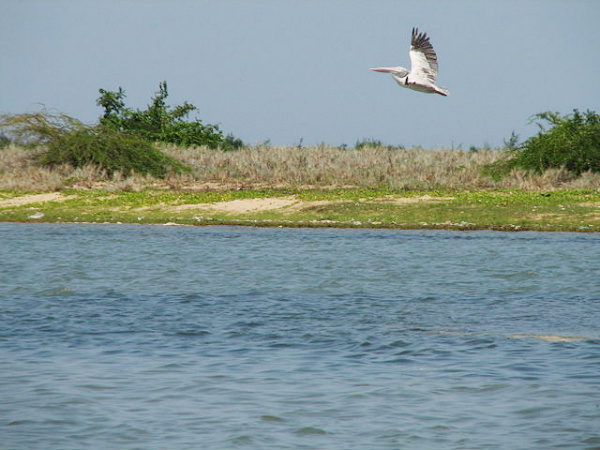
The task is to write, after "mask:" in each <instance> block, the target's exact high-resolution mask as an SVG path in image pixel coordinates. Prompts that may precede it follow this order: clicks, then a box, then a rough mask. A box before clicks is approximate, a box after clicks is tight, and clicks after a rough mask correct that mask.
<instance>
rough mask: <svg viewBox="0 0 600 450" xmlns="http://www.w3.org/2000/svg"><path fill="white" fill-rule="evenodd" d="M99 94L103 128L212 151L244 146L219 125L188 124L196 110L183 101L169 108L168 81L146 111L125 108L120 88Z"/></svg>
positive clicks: (197, 120) (98, 101) (161, 84)
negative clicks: (219, 148)
mask: <svg viewBox="0 0 600 450" xmlns="http://www.w3.org/2000/svg"><path fill="white" fill-rule="evenodd" d="M100 94H101V96H100V98H98V100H97V101H96V103H97V104H98V105H99V106H101V107H102V108H104V114H103V116H102V117H101V119H100V122H101V123H102V124H103V125H106V126H112V127H117V128H118V129H120V130H123V131H128V132H131V133H134V134H137V135H140V136H143V137H145V138H147V139H149V140H151V141H158V142H166V143H172V144H177V145H184V146H192V145H206V146H208V147H210V148H217V147H222V148H238V147H241V146H242V145H243V143H242V142H241V141H240V140H239V139H235V138H232V137H229V136H228V137H227V138H225V137H224V136H223V133H222V132H221V130H220V129H219V127H218V126H217V125H210V124H207V125H205V124H203V123H202V121H201V120H199V119H196V120H194V121H192V122H189V121H186V120H185V119H186V117H187V116H188V115H189V113H190V112H192V111H195V110H196V109H197V108H196V107H195V106H194V105H192V104H190V103H188V102H184V103H183V105H179V106H176V107H174V108H170V107H169V106H167V104H166V98H167V97H168V95H169V93H168V90H167V82H166V81H163V82H161V83H160V85H159V91H158V92H157V93H155V95H154V97H153V98H152V101H151V103H150V105H148V108H147V109H146V110H144V111H141V110H132V109H130V108H126V107H125V102H124V98H125V92H124V91H123V89H122V88H121V87H119V90H118V91H117V92H111V91H106V90H104V89H100Z"/></svg>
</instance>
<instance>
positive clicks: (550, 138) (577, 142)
mask: <svg viewBox="0 0 600 450" xmlns="http://www.w3.org/2000/svg"><path fill="white" fill-rule="evenodd" d="M533 121H536V122H537V125H538V126H539V128H540V131H539V132H538V134H537V135H536V136H533V137H531V138H529V139H528V140H526V141H525V142H524V143H523V144H522V145H517V142H516V141H517V139H516V136H515V135H514V134H513V135H512V136H511V138H510V140H509V141H508V144H509V148H508V150H509V152H510V153H511V157H510V159H509V160H508V161H507V162H506V163H505V165H504V168H505V169H506V170H511V169H513V168H522V169H526V170H529V171H533V172H536V173H543V172H544V171H546V170H548V169H560V168H564V169H566V170H568V171H570V172H572V173H573V174H575V175H581V174H582V173H584V172H587V171H591V172H600V116H599V115H598V114H596V113H595V112H594V111H589V110H588V111H586V112H585V113H580V112H579V111H578V110H576V109H575V110H573V114H570V115H565V116H560V115H559V114H558V113H553V112H544V113H540V114H536V115H535V116H534V118H533ZM542 122H546V123H548V124H550V125H551V127H550V128H549V129H546V128H545V127H544V125H543V124H542Z"/></svg>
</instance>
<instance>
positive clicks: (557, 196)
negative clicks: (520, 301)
mask: <svg viewBox="0 0 600 450" xmlns="http://www.w3.org/2000/svg"><path fill="white" fill-rule="evenodd" d="M29 194H31V193H26V192H18V191H2V192H0V220H1V221H19V222H40V221H42V222H94V223H104V222H110V223H115V222H120V223H177V224H194V225H208V224H240V225H258V226H309V227H318V226H328V227H387V228H447V229H498V230H542V231H561V230H564V231H597V230H600V193H598V192H596V191H591V190H589V191H587V190H582V191H575V190H569V191H567V190H563V191H552V192H547V193H540V192H525V191H514V190H513V191H491V192H467V191H458V192H450V191H448V192H442V191H421V192H419V191H411V192H404V191H396V192H394V191H391V190H388V189H381V190H377V189H345V190H344V189H334V190H318V189H259V190H243V189H242V190H227V191H202V192H172V191H160V190H149V191H143V192H122V191H118V192H109V191H102V190H75V189H68V190H65V191H62V192H61V195H60V196H58V195H57V197H58V198H55V199H53V200H51V201H46V202H37V203H33V202H24V203H23V204H16V203H15V200H16V199H18V198H19V197H23V199H27V198H38V197H27V196H28V195H29ZM248 199H283V200H285V201H284V202H283V203H282V204H281V205H280V206H277V205H276V206H274V207H260V205H259V207H257V208H256V209H252V208H250V209H246V210H241V211H238V212H236V211H235V210H234V209H232V208H223V207H222V206H223V205H227V203H226V202H232V201H234V200H248ZM3 202H5V204H3ZM263 204H267V205H268V204H269V202H263Z"/></svg>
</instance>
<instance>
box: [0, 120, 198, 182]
mask: <svg viewBox="0 0 600 450" xmlns="http://www.w3.org/2000/svg"><path fill="white" fill-rule="evenodd" d="M0 129H3V130H7V132H8V133H9V134H10V136H13V138H14V140H15V142H16V143H18V144H21V145H27V146H44V147H46V150H45V151H44V152H43V153H42V154H41V156H40V157H39V163H40V164H42V165H46V166H56V165H62V164H69V165H71V166H73V167H82V166H85V165H88V164H94V165H97V166H98V167H100V168H102V169H104V170H106V172H108V173H109V174H111V175H112V174H114V173H115V172H121V173H122V174H124V175H129V174H131V173H132V172H136V173H140V174H150V175H153V176H155V177H164V176H165V175H166V174H167V173H168V172H169V171H171V170H174V171H183V170H186V167H185V166H184V165H183V164H181V163H179V162H178V161H176V160H175V159H173V158H171V157H169V156H167V155H165V154H163V153H162V152H161V151H159V150H158V149H157V148H156V147H155V146H154V143H153V142H151V141H149V140H148V139H146V138H144V137H142V136H139V135H135V134H131V133H128V132H124V131H121V130H118V129H116V128H115V127H111V126H106V125H102V124H101V125H95V126H89V125H85V124H83V123H82V122H80V121H78V120H77V119H74V118H72V117H69V116H67V115H64V114H50V113H48V112H40V113H34V114H18V115H13V116H2V117H0Z"/></svg>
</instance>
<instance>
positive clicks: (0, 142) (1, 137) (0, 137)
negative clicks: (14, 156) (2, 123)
mask: <svg viewBox="0 0 600 450" xmlns="http://www.w3.org/2000/svg"><path fill="white" fill-rule="evenodd" d="M10 142H11V140H10V138H9V137H8V136H6V135H5V134H4V133H0V148H4V147H8V146H9V145H10Z"/></svg>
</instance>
